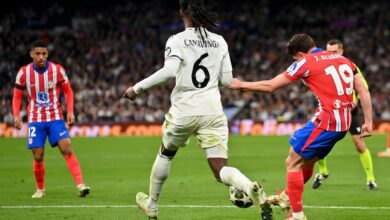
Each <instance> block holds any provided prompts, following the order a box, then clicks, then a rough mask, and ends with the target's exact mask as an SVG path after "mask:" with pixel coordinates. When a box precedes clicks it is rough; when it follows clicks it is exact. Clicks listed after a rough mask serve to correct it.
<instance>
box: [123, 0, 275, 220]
mask: <svg viewBox="0 0 390 220" xmlns="http://www.w3.org/2000/svg"><path fill="white" fill-rule="evenodd" d="M180 15H181V17H182V19H183V22H184V26H185V30H184V31H183V32H180V33H178V34H176V35H173V36H171V37H170V38H169V39H168V41H167V43H166V49H165V63H164V67H163V68H162V69H160V70H158V71H157V72H155V73H154V74H153V75H151V76H149V77H148V78H146V79H144V80H142V81H140V82H138V83H137V84H135V85H134V86H133V87H129V88H128V89H127V91H126V93H125V94H124V97H125V98H128V99H130V100H133V101H134V100H135V99H136V97H137V96H138V95H139V94H141V93H142V92H143V91H145V90H147V89H149V88H151V87H153V86H156V85H159V84H162V83H165V82H168V81H170V80H171V79H175V80H176V85H175V88H174V89H173V92H172V94H171V103H172V106H171V108H170V109H169V112H168V113H167V114H166V116H165V121H164V124H163V127H162V129H163V143H162V146H161V148H160V151H159V153H158V155H157V157H156V160H155V161H154V164H153V167H152V171H151V175H150V187H149V195H147V194H145V193H143V192H139V193H138V194H137V196H136V202H137V204H138V206H139V207H140V208H141V209H142V210H143V211H144V212H145V213H146V215H147V216H148V217H149V219H157V214H158V200H159V197H160V193H161V191H162V187H163V184H164V182H165V180H166V179H167V177H168V175H169V170H170V164H171V160H172V159H173V158H174V156H175V154H176V152H177V150H178V149H179V148H180V147H184V146H186V145H187V144H188V142H189V137H190V136H191V135H192V134H194V135H195V136H196V139H197V142H198V145H199V146H200V147H202V148H203V149H204V151H205V154H206V157H207V160H208V163H209V165H210V168H211V170H212V171H213V173H214V176H215V178H216V179H217V180H218V181H220V182H222V183H224V184H226V185H229V186H233V187H235V188H237V189H239V190H242V191H244V192H246V193H247V194H248V195H249V196H250V198H251V199H252V201H253V202H254V204H255V205H256V206H257V208H258V210H259V211H260V214H261V215H262V219H272V209H271V207H270V205H269V204H268V202H267V198H266V195H265V193H264V191H263V188H262V186H261V185H260V184H259V183H258V182H256V181H254V182H252V181H250V180H249V179H248V178H247V177H246V176H245V175H243V174H242V173H241V172H240V171H239V170H238V169H236V168H234V167H229V166H227V158H228V156H227V151H228V146H227V143H228V133H229V130H228V125H227V119H226V116H225V114H224V113H223V111H222V104H221V95H220V91H219V86H220V85H222V86H224V87H229V86H230V84H231V81H232V64H231V61H230V56H229V51H228V46H227V43H226V41H225V40H224V39H223V37H222V36H220V35H217V34H215V33H212V32H210V31H208V30H207V29H206V28H208V27H213V26H216V25H217V24H218V18H217V15H216V14H215V13H212V12H209V11H207V10H206V9H205V8H204V5H203V3H202V1H197V0H180Z"/></svg>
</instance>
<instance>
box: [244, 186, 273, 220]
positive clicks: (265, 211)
mask: <svg viewBox="0 0 390 220" xmlns="http://www.w3.org/2000/svg"><path fill="white" fill-rule="evenodd" d="M249 197H250V198H251V200H252V202H253V204H255V205H256V207H257V208H258V209H259V212H260V215H261V219H263V220H272V219H273V215H272V208H271V204H270V203H269V202H268V198H267V195H266V194H265V192H264V190H263V186H262V185H260V183H259V182H257V181H255V182H253V183H252V184H251V186H250V195H249Z"/></svg>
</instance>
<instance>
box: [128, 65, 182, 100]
mask: <svg viewBox="0 0 390 220" xmlns="http://www.w3.org/2000/svg"><path fill="white" fill-rule="evenodd" d="M179 67H180V60H179V59H176V58H170V59H167V60H165V65H164V67H163V68H161V69H160V70H158V71H157V72H155V73H153V74H152V75H150V76H149V77H148V78H146V79H144V80H142V81H140V82H139V83H137V84H135V85H134V86H131V87H129V88H128V89H127V90H126V92H125V93H124V94H123V95H122V97H123V98H127V99H130V100H131V101H134V100H135V99H136V98H137V96H138V95H139V94H141V93H142V92H143V91H146V90H148V89H150V88H152V87H154V86H157V85H160V84H163V83H166V82H168V81H170V80H171V79H173V78H175V77H176V73H177V72H178V71H179Z"/></svg>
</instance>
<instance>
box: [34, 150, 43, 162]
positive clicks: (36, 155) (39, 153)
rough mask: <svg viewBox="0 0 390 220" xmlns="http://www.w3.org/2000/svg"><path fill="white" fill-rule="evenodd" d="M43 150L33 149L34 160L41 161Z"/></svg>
mask: <svg viewBox="0 0 390 220" xmlns="http://www.w3.org/2000/svg"><path fill="white" fill-rule="evenodd" d="M43 155H44V152H43V151H33V157H34V160H35V161H36V162H42V161H43Z"/></svg>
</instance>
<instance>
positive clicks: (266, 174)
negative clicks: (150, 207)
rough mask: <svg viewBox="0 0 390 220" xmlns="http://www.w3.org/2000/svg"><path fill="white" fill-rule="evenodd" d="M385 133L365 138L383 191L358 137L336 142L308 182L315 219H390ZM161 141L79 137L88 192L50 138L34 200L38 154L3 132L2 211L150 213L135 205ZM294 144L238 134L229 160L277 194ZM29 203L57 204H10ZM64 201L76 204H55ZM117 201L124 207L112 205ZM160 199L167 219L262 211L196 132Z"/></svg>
mask: <svg viewBox="0 0 390 220" xmlns="http://www.w3.org/2000/svg"><path fill="white" fill-rule="evenodd" d="M385 141H386V137H385V136H384V135H374V136H372V137H370V138H368V139H366V143H367V145H368V146H369V148H370V150H371V153H372V156H373V161H374V168H375V174H376V178H377V183H378V185H379V190H376V191H368V189H367V187H366V177H365V174H364V171H363V168H362V166H361V163H360V160H359V156H358V154H357V152H356V150H355V149H354V146H353V143H352V140H351V137H350V136H347V137H346V138H345V139H344V140H342V141H341V142H339V143H338V144H337V145H336V146H335V148H334V149H333V151H332V152H331V153H330V155H329V157H328V168H329V170H330V173H331V175H330V177H329V178H328V179H327V180H326V182H325V183H324V184H323V185H322V186H321V187H320V189H318V190H312V189H311V188H310V185H311V183H312V181H313V178H312V179H311V180H310V182H309V183H308V184H307V185H306V187H305V192H304V205H305V206H308V208H306V209H305V213H306V215H307V216H308V218H309V219H316V220H321V219H324V220H325V219H353V220H359V219H362V220H363V219H376V220H380V219H383V220H384V219H389V216H390V205H389V199H388V198H389V196H390V178H389V171H388V170H389V164H390V159H382V158H377V157H376V156H375V154H376V152H378V151H381V150H383V149H384V145H385V143H386V142H385ZM160 142H161V138H159V137H118V138H73V139H72V144H73V149H74V151H75V153H76V156H77V157H78V159H79V162H80V164H81V167H82V171H83V175H84V180H85V182H86V183H87V184H89V185H90V186H91V188H92V190H91V194H90V195H89V196H88V197H87V198H78V197H77V191H76V187H75V185H74V182H73V179H72V177H71V175H70V174H69V172H68V170H67V167H66V163H65V160H64V159H63V158H62V156H61V155H60V153H59V151H58V149H56V148H54V149H51V147H48V145H47V147H46V148H47V149H46V152H45V154H46V155H45V166H46V179H45V181H46V197H45V198H44V199H41V200H33V199H31V195H32V193H33V192H34V190H35V183H34V179H33V173H32V155H31V152H30V151H29V150H27V149H26V147H25V144H26V139H4V138H0V150H1V153H0V195H1V196H0V219H26V218H28V219H134V220H138V219H147V218H146V216H145V215H144V214H143V213H142V212H141V211H140V210H138V208H136V207H135V194H136V193H137V192H138V191H144V192H146V193H147V192H148V187H149V175H150V169H151V167H152V163H153V161H154V158H155V156H156V153H157V151H158V148H159V145H160ZM288 150H289V144H288V137H252V136H247V137H235V136H233V137H231V138H230V150H229V156H230V159H229V164H230V165H231V166H235V167H237V168H239V169H240V170H241V171H242V172H243V173H244V174H246V175H247V176H248V177H249V178H251V179H253V180H259V181H261V183H263V185H264V187H265V190H266V192H267V194H274V192H275V189H276V188H280V189H283V188H284V186H285V166H284V161H285V158H286V156H287V153H288ZM23 205H26V206H51V207H44V208H17V209H16V208H10V207H8V208H7V207H4V206H13V207H15V206H23ZM63 205H70V206H75V207H71V208H64V207H53V206H63ZM81 205H84V206H87V207H79V206H81ZM118 205H119V206H123V207H105V206H118ZM160 205H161V206H162V207H160V209H159V219H160V220H164V219H167V220H168V219H169V220H175V219H204V220H213V219H221V220H222V219H223V220H225V219H229V220H235V219H236V220H243V219H260V218H259V217H258V215H257V213H256V210H255V209H254V208H248V209H239V208H235V207H232V204H231V202H230V201H229V193H228V187H227V186H224V185H223V184H220V183H218V182H217V181H216V180H215V179H214V178H213V175H212V172H211V171H210V169H209V167H208V164H207V161H206V160H205V156H204V153H203V151H202V150H201V149H200V148H198V147H195V141H194V140H193V139H192V140H191V144H190V145H189V146H187V147H186V148H184V149H181V150H180V151H179V152H178V153H177V155H176V158H175V159H174V160H173V162H172V166H171V175H170V176H169V178H168V180H167V182H166V184H165V186H164V191H163V193H162V196H161V200H160ZM168 205H173V206H178V207H166V206H168ZM183 205H197V206H198V207H195V208H188V207H182V206H183ZM89 206H98V207H89ZM199 206H200V207H199ZM201 206H213V207H201ZM330 206H337V207H338V208H337V207H336V208H331V207H330ZM340 207H341V208H340ZM342 207H352V208H342ZM358 207H363V208H358ZM372 207H374V208H373V209H372ZM375 207H387V208H384V209H377V208H375ZM364 208H365V209H364ZM284 218H285V217H284V214H283V213H281V212H280V210H275V219H276V220H279V219H284Z"/></svg>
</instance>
